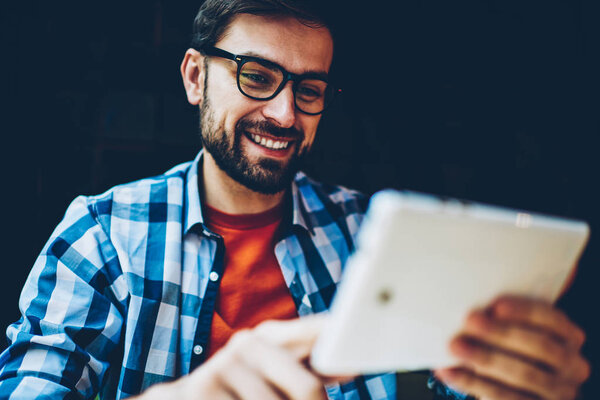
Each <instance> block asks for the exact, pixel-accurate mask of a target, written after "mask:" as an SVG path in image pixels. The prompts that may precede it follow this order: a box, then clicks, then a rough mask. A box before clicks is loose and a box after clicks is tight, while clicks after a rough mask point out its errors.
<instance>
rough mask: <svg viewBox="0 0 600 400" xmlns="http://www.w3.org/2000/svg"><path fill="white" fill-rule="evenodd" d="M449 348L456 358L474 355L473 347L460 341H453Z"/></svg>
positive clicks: (474, 349)
mask: <svg viewBox="0 0 600 400" xmlns="http://www.w3.org/2000/svg"><path fill="white" fill-rule="evenodd" d="M451 348H452V350H453V351H454V352H455V353H456V355H457V356H459V357H463V358H464V357H471V356H473V354H475V351H476V348H475V346H473V345H472V344H471V343H469V342H467V341H465V340H462V339H458V340H455V341H454V342H453V343H452V345H451Z"/></svg>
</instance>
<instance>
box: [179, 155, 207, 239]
mask: <svg viewBox="0 0 600 400" xmlns="http://www.w3.org/2000/svg"><path fill="white" fill-rule="evenodd" d="M203 153H204V150H200V152H199V153H198V155H197V156H196V158H194V161H192V163H191V164H190V166H189V168H188V171H187V173H186V179H185V194H184V196H185V207H184V212H185V214H184V216H183V220H184V223H183V229H184V231H183V233H184V234H187V233H188V232H189V230H190V229H192V227H194V225H197V224H200V225H201V226H204V219H203V218H202V205H201V203H200V189H199V188H200V186H199V185H198V184H199V180H198V179H199V178H198V166H199V165H200V162H201V161H202V155H203Z"/></svg>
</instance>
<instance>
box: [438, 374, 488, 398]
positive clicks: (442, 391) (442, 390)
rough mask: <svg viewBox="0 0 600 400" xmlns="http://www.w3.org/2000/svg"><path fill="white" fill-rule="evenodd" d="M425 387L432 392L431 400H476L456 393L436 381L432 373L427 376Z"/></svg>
mask: <svg viewBox="0 0 600 400" xmlns="http://www.w3.org/2000/svg"><path fill="white" fill-rule="evenodd" d="M427 386H428V387H429V389H431V390H432V391H433V394H434V398H433V400H476V399H474V398H473V397H471V396H469V395H467V394H464V393H460V392H457V391H455V390H453V389H451V388H449V387H448V386H446V385H444V384H443V383H442V382H440V381H439V380H437V379H436V378H435V376H434V375H433V373H431V374H430V375H429V379H428V381H427Z"/></svg>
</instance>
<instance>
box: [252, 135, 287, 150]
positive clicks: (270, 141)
mask: <svg viewBox="0 0 600 400" xmlns="http://www.w3.org/2000/svg"><path fill="white" fill-rule="evenodd" d="M245 133H246V137H248V138H249V139H250V140H252V141H253V142H254V143H256V144H257V145H259V146H261V147H264V148H266V149H269V150H286V149H287V148H288V147H289V146H290V143H292V140H282V139H275V138H270V137H266V136H261V135H257V134H255V133H250V132H245Z"/></svg>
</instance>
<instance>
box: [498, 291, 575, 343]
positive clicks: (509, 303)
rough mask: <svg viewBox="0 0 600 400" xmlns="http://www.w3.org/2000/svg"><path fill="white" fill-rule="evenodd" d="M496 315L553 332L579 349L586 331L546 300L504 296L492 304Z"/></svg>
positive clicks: (506, 319) (504, 319) (505, 319)
mask: <svg viewBox="0 0 600 400" xmlns="http://www.w3.org/2000/svg"><path fill="white" fill-rule="evenodd" d="M491 310H492V313H493V315H494V317H496V318H498V319H500V320H503V321H513V322H518V323H522V324H524V325H527V326H531V327H534V328H538V329H543V330H547V331H549V332H551V333H552V334H554V335H556V336H557V337H559V338H561V339H562V340H564V341H565V342H567V343H568V344H569V345H570V346H572V347H574V348H575V349H577V350H579V349H581V347H582V346H583V343H584V342H585V333H584V332H583V331H582V330H581V329H580V328H579V327H578V326H577V325H575V324H574V323H573V322H571V320H570V319H569V318H568V317H567V316H566V315H565V314H564V313H563V312H562V311H560V310H558V309H556V308H555V307H554V306H552V304H550V303H547V302H545V301H540V300H533V299H528V298H523V297H515V296H503V297H501V298H499V299H497V300H496V301H495V302H494V303H493V304H492V306H491Z"/></svg>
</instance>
